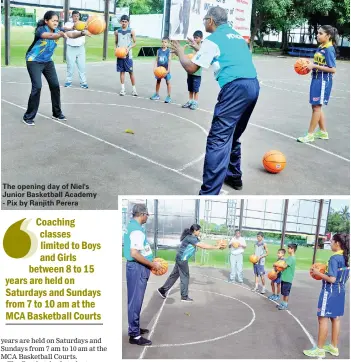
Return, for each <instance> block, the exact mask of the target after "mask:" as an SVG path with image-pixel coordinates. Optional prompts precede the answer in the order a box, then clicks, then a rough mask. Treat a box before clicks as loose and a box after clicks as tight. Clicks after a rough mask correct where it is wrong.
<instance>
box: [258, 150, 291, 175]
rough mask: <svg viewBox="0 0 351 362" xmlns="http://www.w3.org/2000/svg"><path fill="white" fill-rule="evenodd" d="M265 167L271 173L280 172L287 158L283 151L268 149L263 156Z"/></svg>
mask: <svg viewBox="0 0 351 362" xmlns="http://www.w3.org/2000/svg"><path fill="white" fill-rule="evenodd" d="M262 163H263V167H264V168H265V169H266V170H267V171H268V172H270V173H279V172H281V171H283V170H284V168H285V165H286V159H285V156H284V154H283V153H281V152H280V151H277V150H272V151H268V152H266V153H265V154H264V156H263V158H262Z"/></svg>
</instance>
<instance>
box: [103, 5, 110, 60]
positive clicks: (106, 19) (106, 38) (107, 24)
mask: <svg viewBox="0 0 351 362" xmlns="http://www.w3.org/2000/svg"><path fill="white" fill-rule="evenodd" d="M109 5H110V0H105V23H106V29H105V32H104V46H103V54H102V60H106V58H107V42H108V27H109Z"/></svg>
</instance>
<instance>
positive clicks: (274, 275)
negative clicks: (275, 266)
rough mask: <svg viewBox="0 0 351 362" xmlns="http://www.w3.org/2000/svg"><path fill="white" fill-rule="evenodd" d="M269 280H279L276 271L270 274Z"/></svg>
mask: <svg viewBox="0 0 351 362" xmlns="http://www.w3.org/2000/svg"><path fill="white" fill-rule="evenodd" d="M267 276H268V279H270V280H276V279H277V276H278V275H277V273H276V272H275V270H271V271H270V272H269V273H268V274H267Z"/></svg>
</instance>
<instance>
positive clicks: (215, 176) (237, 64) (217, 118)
mask: <svg viewBox="0 0 351 362" xmlns="http://www.w3.org/2000/svg"><path fill="white" fill-rule="evenodd" d="M203 21H204V26H205V29H206V31H207V32H208V33H211V35H209V36H208V37H207V38H206V39H205V40H204V41H203V42H202V44H201V48H200V49H199V50H198V52H197V53H196V55H195V56H194V57H193V58H192V59H191V60H190V59H188V58H187V57H186V56H185V55H184V50H183V48H182V47H181V46H180V44H179V42H176V41H175V42H172V48H173V52H174V53H175V54H176V55H178V57H179V60H180V63H181V64H182V66H183V68H184V69H185V70H186V71H187V72H188V73H190V74H193V73H195V72H196V71H197V70H198V69H199V68H200V67H201V68H209V67H210V66H211V67H212V69H213V71H214V76H215V78H216V80H217V82H218V84H219V86H220V87H221V91H220V93H219V95H218V99H217V104H216V106H215V109H214V114H213V119H212V125H211V129H210V132H209V134H208V137H207V145H206V156H205V162H204V170H203V182H202V186H201V190H200V195H218V194H219V193H220V191H221V188H222V185H223V183H224V182H225V183H226V184H227V185H228V186H230V187H232V188H234V189H236V190H241V189H242V186H243V184H242V178H241V177H242V172H241V167H240V163H241V143H240V140H239V139H240V136H241V135H242V134H243V132H244V131H245V129H246V126H247V124H248V122H249V119H250V116H251V113H252V111H253V110H254V108H255V105H256V102H257V99H258V95H259V90H260V86H259V83H258V80H257V73H256V69H255V66H254V65H253V62H252V55H251V53H250V50H249V48H248V45H247V43H246V41H245V39H244V38H243V37H242V36H241V35H240V34H239V33H238V32H237V31H235V30H234V29H232V28H231V27H230V26H229V25H228V16H227V12H226V10H225V9H223V8H221V7H219V6H214V7H212V8H210V9H209V10H208V12H207V14H206V16H205V17H204V19H203ZM190 46H191V47H193V48H194V49H196V48H197V47H196V44H195V43H194V42H190ZM196 50H197V49H196Z"/></svg>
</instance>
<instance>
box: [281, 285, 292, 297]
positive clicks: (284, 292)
mask: <svg viewBox="0 0 351 362" xmlns="http://www.w3.org/2000/svg"><path fill="white" fill-rule="evenodd" d="M291 286H292V284H291V283H289V282H283V281H281V290H280V293H281V295H283V296H284V297H288V296H289V295H290V291H291Z"/></svg>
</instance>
